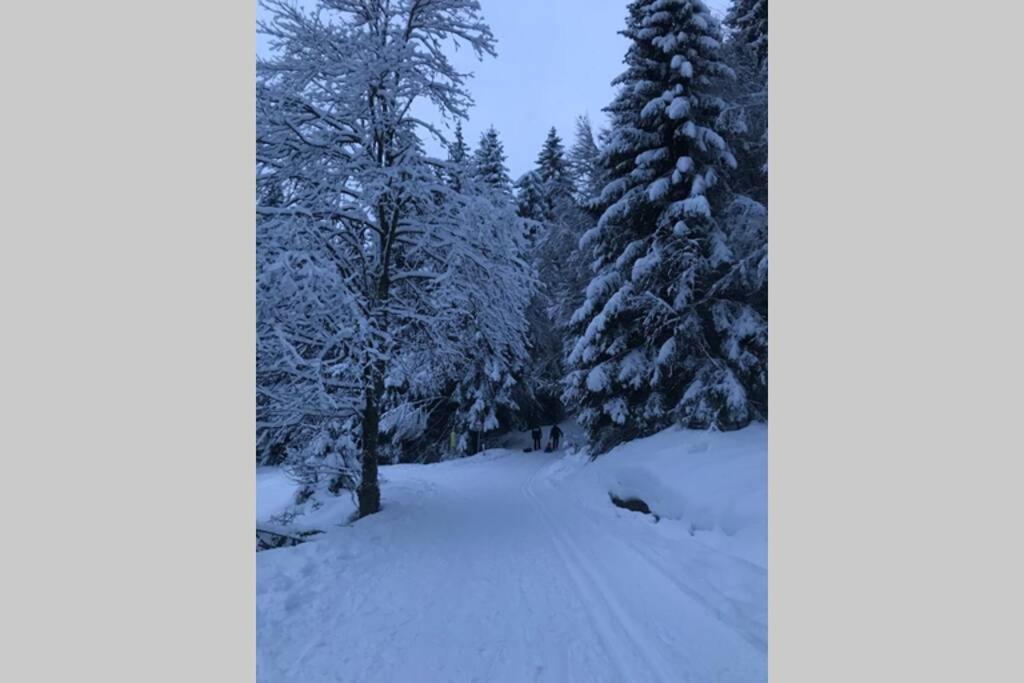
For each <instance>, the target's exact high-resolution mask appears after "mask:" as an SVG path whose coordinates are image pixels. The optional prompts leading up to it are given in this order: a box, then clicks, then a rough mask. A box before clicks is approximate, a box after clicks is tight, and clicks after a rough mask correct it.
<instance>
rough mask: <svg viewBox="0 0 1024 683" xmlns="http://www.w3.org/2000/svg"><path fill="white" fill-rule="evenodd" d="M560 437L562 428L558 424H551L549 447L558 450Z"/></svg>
mask: <svg viewBox="0 0 1024 683" xmlns="http://www.w3.org/2000/svg"><path fill="white" fill-rule="evenodd" d="M561 438H562V430H561V429H559V428H558V425H551V449H552V450H556V451H557V450H558V441H559V440H560V439H561Z"/></svg>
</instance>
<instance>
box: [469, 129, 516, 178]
mask: <svg viewBox="0 0 1024 683" xmlns="http://www.w3.org/2000/svg"><path fill="white" fill-rule="evenodd" d="M505 159H506V157H505V148H504V146H503V145H502V144H501V140H500V139H499V138H498V131H497V130H495V129H494V126H491V127H489V128H488V129H487V130H486V131H484V133H483V135H481V136H480V146H479V147H477V150H476V152H475V153H474V155H473V163H474V165H475V168H476V175H477V177H478V178H480V180H482V181H483V182H484V183H486V184H487V185H488V186H490V187H492V188H495V189H497V190H501V191H502V192H506V193H509V194H511V192H512V180H511V179H510V178H509V175H508V168H507V167H506V166H505Z"/></svg>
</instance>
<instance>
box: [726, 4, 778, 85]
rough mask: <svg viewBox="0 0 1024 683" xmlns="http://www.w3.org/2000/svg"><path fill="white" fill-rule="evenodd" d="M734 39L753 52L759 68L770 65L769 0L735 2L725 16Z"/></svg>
mask: <svg viewBox="0 0 1024 683" xmlns="http://www.w3.org/2000/svg"><path fill="white" fill-rule="evenodd" d="M725 25H726V26H728V27H729V28H730V29H732V30H733V31H734V32H735V33H734V36H733V38H734V39H735V40H736V42H738V43H739V44H741V45H744V46H745V47H747V48H748V49H749V50H751V51H752V52H753V54H754V56H755V57H756V59H757V65H758V67H759V68H766V67H767V64H768V0H734V2H733V4H732V6H731V7H730V8H729V12H728V13H727V14H726V16H725Z"/></svg>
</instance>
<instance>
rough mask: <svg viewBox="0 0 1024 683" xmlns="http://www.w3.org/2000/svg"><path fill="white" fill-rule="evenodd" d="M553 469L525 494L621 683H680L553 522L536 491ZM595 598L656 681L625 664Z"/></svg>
mask: <svg viewBox="0 0 1024 683" xmlns="http://www.w3.org/2000/svg"><path fill="white" fill-rule="evenodd" d="M559 464H560V463H559ZM551 467H552V466H549V467H547V468H541V469H539V470H538V471H537V472H536V473H535V474H534V475H533V476H531V477H530V478H529V479H528V480H527V482H526V484H525V485H524V486H523V488H522V491H523V493H524V494H525V496H526V498H527V500H529V501H530V503H531V504H532V506H533V508H534V510H535V511H536V512H537V514H538V518H539V519H541V521H542V522H543V523H544V525H545V526H546V527H547V529H548V531H549V533H550V535H551V540H552V546H554V548H555V550H556V552H557V553H558V555H559V557H560V558H561V560H562V563H563V564H564V565H565V568H566V570H567V572H568V574H569V575H570V577H571V579H572V582H573V584H574V585H575V587H576V589H577V590H578V591H579V593H580V595H581V597H582V598H583V600H584V605H585V606H586V610H587V612H588V616H589V617H590V620H591V622H592V623H594V624H595V625H596V626H597V627H598V628H599V630H600V632H599V634H598V635H599V637H600V638H601V641H602V642H603V643H604V645H605V648H606V650H607V651H608V652H609V653H610V654H611V655H612V657H613V658H614V660H615V664H616V667H617V668H618V669H619V674H620V676H622V678H621V679H620V680H659V681H676V680H679V679H678V675H677V674H674V673H673V667H671V666H669V665H668V663H667V662H666V661H665V660H664V658H663V657H662V655H661V654H660V653H659V652H657V651H656V650H654V649H652V648H650V646H649V645H648V644H647V642H646V641H645V639H644V638H643V637H642V636H640V635H639V634H640V633H642V632H643V629H642V628H640V627H639V625H638V624H637V622H636V621H635V620H634V619H633V618H632V617H631V616H630V615H629V614H628V612H627V611H626V610H625V609H624V608H623V607H622V605H621V604H619V602H618V600H617V599H616V598H615V597H614V594H613V591H611V590H610V589H609V587H608V585H607V584H606V583H604V582H603V581H602V580H601V579H600V578H598V577H597V576H596V575H595V574H594V573H593V572H591V571H590V569H589V568H588V566H587V563H586V561H585V559H584V554H583V553H582V552H581V551H580V549H579V547H578V546H577V545H576V543H575V542H574V541H572V540H571V539H570V538H569V537H568V536H566V535H565V534H563V533H562V532H561V531H559V530H558V528H557V525H556V524H554V522H553V521H552V520H551V517H550V515H549V513H548V511H547V509H546V506H545V505H544V503H543V502H542V501H541V500H540V498H539V497H538V496H537V494H536V493H535V492H534V491H533V486H534V484H535V482H536V480H537V478H538V477H539V476H540V475H541V474H543V473H544V472H545V471H547V470H548V469H551ZM555 469H556V470H557V471H561V470H562V469H564V466H563V467H556V468H555ZM566 551H568V552H566ZM595 598H596V600H599V601H600V602H601V603H603V604H604V605H605V606H606V607H607V608H608V612H609V613H610V614H612V615H613V616H615V617H616V619H617V620H618V622H619V623H618V626H619V631H620V633H621V634H622V635H623V636H625V638H626V640H627V642H629V643H631V644H632V645H633V649H634V650H635V651H636V652H639V653H641V654H642V655H643V657H644V659H643V661H644V663H645V664H646V665H647V667H648V669H649V671H650V673H652V674H654V676H655V677H654V678H648V677H644V678H642V679H638V677H637V672H636V671H634V670H632V668H631V667H630V666H628V664H626V662H627V661H628V658H625V659H624V655H623V652H622V647H621V645H620V639H617V638H616V637H615V635H614V633H612V631H613V630H614V629H613V628H612V627H611V625H610V624H609V623H608V622H607V621H606V620H605V619H601V618H598V615H597V613H596V612H595V610H594V609H593V608H592V607H591V605H592V604H593V603H592V602H591V600H592V599H595Z"/></svg>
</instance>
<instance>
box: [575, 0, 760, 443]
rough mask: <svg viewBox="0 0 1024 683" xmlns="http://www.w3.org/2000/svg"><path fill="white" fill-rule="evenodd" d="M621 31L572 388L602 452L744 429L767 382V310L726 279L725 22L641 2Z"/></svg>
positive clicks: (683, 4)
mask: <svg viewBox="0 0 1024 683" xmlns="http://www.w3.org/2000/svg"><path fill="white" fill-rule="evenodd" d="M623 34H624V35H625V36H626V37H627V38H628V39H629V40H630V43H631V44H630V47H629V50H628V52H627V55H626V60H625V62H626V65H627V69H626V71H625V72H624V73H623V74H622V75H621V76H620V77H619V78H618V79H616V81H615V83H616V84H617V85H619V86H620V89H619V93H618V95H617V97H616V98H615V100H614V101H613V103H612V104H611V105H610V106H609V107H608V109H607V111H608V112H609V114H610V115H611V119H612V130H611V133H610V135H609V139H608V143H607V146H606V147H605V149H604V151H603V152H602V165H603V167H604V168H605V170H606V172H607V173H608V177H609V182H608V183H607V185H606V186H605V188H604V190H603V192H602V193H601V197H600V198H599V202H598V206H599V209H600V210H601V211H602V213H601V217H600V219H599V221H598V223H597V225H596V226H595V227H594V228H592V229H591V230H589V231H588V232H587V233H586V234H585V235H584V237H583V239H582V240H581V246H582V247H583V248H585V249H587V250H588V251H589V252H590V255H591V256H592V259H593V260H592V264H593V267H594V270H595V273H594V276H593V278H592V279H591V281H590V284H589V285H588V286H587V290H586V299H585V301H584V302H583V304H582V305H581V306H580V307H579V308H578V309H577V310H576V312H575V313H574V315H573V318H572V325H573V331H574V333H575V336H574V340H573V344H572V347H571V351H570V353H569V355H568V365H569V369H570V372H569V373H568V375H567V377H566V381H565V393H564V398H565V399H566V400H567V401H568V402H570V403H572V404H574V405H577V406H578V407H579V408H580V415H579V419H580V422H581V423H582V424H583V426H584V427H585V428H586V429H587V431H588V434H589V436H590V438H591V440H592V442H594V444H595V446H596V448H597V450H599V451H600V450H603V449H605V448H608V447H610V446H612V445H614V444H615V443H618V442H620V441H623V440H626V439H630V438H635V437H637V436H642V435H645V434H649V433H651V432H653V431H655V430H657V429H660V428H662V427H664V426H667V425H669V424H671V423H673V422H678V423H681V424H683V425H686V426H689V427H694V428H708V427H714V428H721V429H730V428H737V427H740V426H743V425H745V424H747V423H748V422H749V421H750V420H751V419H754V418H756V417H759V416H760V415H761V412H760V410H759V408H758V406H757V404H758V400H759V398H760V394H761V390H762V387H763V386H765V385H766V381H767V380H766V377H765V376H764V362H763V361H764V358H765V355H766V337H765V336H764V335H763V334H762V333H763V331H764V327H765V326H764V324H763V323H764V321H763V319H762V318H761V316H759V315H758V313H757V312H756V311H755V310H754V309H753V308H752V307H751V306H749V305H748V304H747V303H746V302H745V301H742V300H741V301H735V300H732V299H730V298H728V296H727V293H726V292H723V291H722V289H723V288H721V287H718V286H717V285H718V284H719V282H720V281H721V280H722V278H723V277H725V276H726V275H728V274H729V273H730V272H732V270H733V269H734V264H733V258H734V255H733V254H732V252H731V250H730V248H729V245H728V239H727V236H726V234H725V233H724V231H723V229H722V226H721V225H720V224H719V222H718V221H717V220H716V213H715V212H716V209H717V208H718V207H720V206H722V205H723V204H725V203H726V201H727V199H728V198H727V197H726V196H725V192H724V188H723V187H722V185H721V184H720V183H719V179H720V177H721V176H722V174H723V173H724V172H725V171H726V170H727V169H729V168H731V167H732V166H734V165H735V159H734V157H733V155H732V153H731V152H730V150H729V149H728V146H727V144H726V142H725V140H724V139H723V137H722V135H721V134H720V133H719V131H718V130H716V128H717V121H718V116H719V114H720V113H721V112H722V110H723V109H724V108H725V106H726V105H725V103H724V102H723V101H722V100H721V98H719V97H718V96H717V95H716V94H715V85H716V81H718V80H719V79H721V78H725V77H730V76H732V75H733V74H732V71H731V70H730V69H729V67H728V66H726V65H725V64H723V63H722V61H721V59H720V40H721V38H720V30H719V26H718V23H717V22H716V20H715V19H714V18H713V17H712V16H711V14H710V13H709V11H708V10H707V8H706V6H705V5H704V4H703V3H702V2H700V1H699V0H634V2H632V3H631V4H630V5H629V16H628V19H627V28H626V29H625V31H623Z"/></svg>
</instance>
